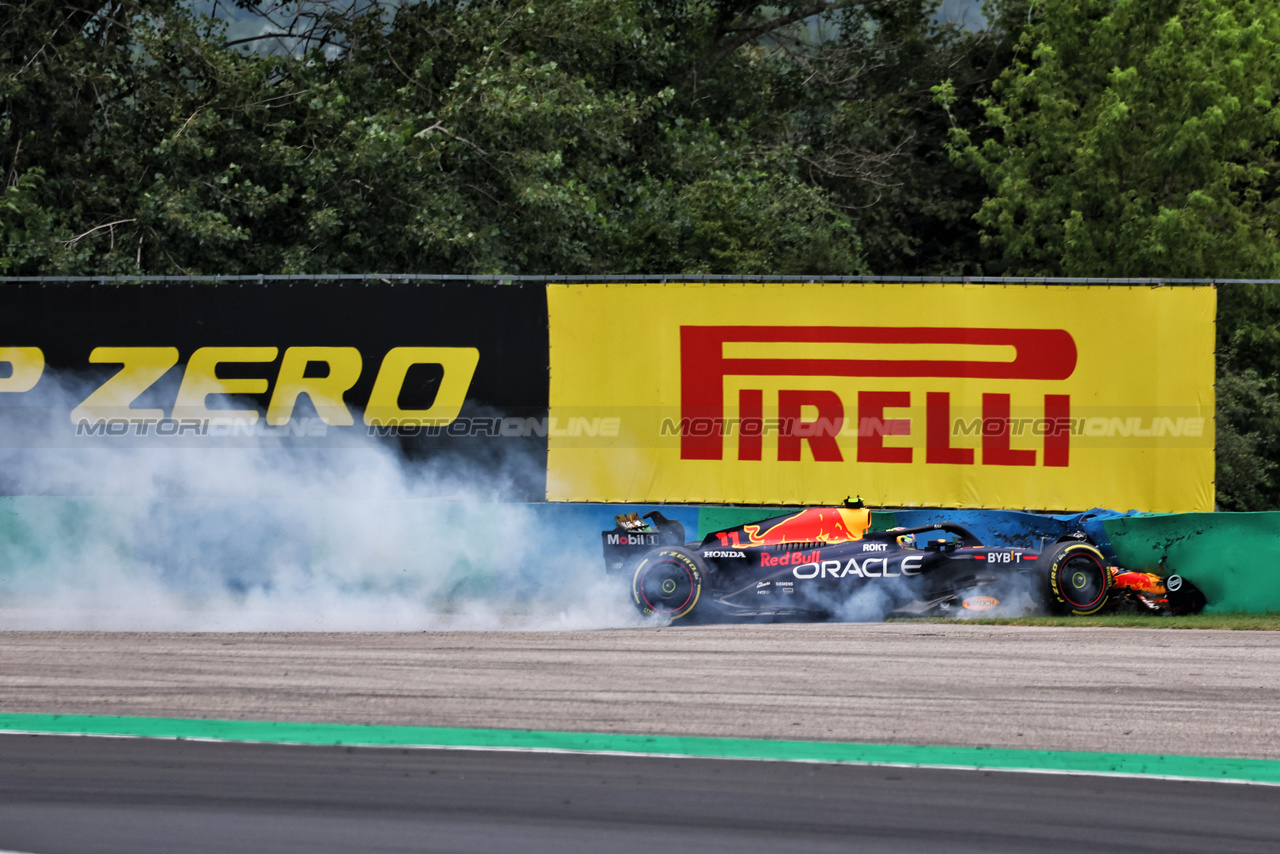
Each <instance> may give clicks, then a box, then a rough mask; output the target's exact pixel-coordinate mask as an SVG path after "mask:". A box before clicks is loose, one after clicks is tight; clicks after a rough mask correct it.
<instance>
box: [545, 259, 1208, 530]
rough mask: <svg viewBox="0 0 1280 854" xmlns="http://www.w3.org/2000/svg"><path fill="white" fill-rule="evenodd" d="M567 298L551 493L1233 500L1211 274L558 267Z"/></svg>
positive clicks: (895, 500)
mask: <svg viewBox="0 0 1280 854" xmlns="http://www.w3.org/2000/svg"><path fill="white" fill-rule="evenodd" d="M547 301H548V307H549V311H550V324H551V329H550V344H551V387H550V394H551V401H550V402H551V422H550V423H552V424H555V425H557V429H556V430H553V431H551V432H550V435H549V437H548V442H549V447H548V477H547V493H548V497H549V498H550V499H552V500H560V501H610V502H627V503H633V502H682V503H699V502H711V503H743V504H833V503H839V502H840V501H842V500H843V499H845V498H846V497H848V496H860V497H861V498H862V499H863V500H864V501H865V502H867V503H868V504H870V505H872V506H886V507H902V506H913V505H914V506H943V507H979V508H981V507H988V508H1017V509H1031V510H1084V509H1088V508H1091V507H1108V508H1112V509H1117V510H1130V509H1135V510H1145V511H1165V512H1188V511H1206V510H1212V509H1213V472H1214V469H1213V413H1214V393H1213V382H1214V360H1213V350H1214V313H1215V294H1214V290H1213V288H1212V287H1210V286H1194V287H1192V286H1173V287H1170V286H1161V287H1157V286H1147V285H1142V286H1137V285H1135V286H1128V285H1110V286H1108V285H1088V286H1083V285H1044V284H1040V285H1015V284H987V285H981V284H881V283H875V284H862V283H858V284H855V283H808V284H800V283H795V284H788V283H714V284H687V283H685V284H676V283H672V284H586V285H568V284H566V285H560V284H552V285H548V287H547ZM602 425H604V426H602ZM606 427H607V429H606Z"/></svg>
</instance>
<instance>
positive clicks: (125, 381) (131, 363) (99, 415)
mask: <svg viewBox="0 0 1280 854" xmlns="http://www.w3.org/2000/svg"><path fill="white" fill-rule="evenodd" d="M89 361H90V362H92V363H93V364H95V365H116V364H118V365H121V366H122V367H121V368H120V370H119V371H118V372H117V373H116V375H115V376H113V377H111V379H109V380H107V381H106V382H105V383H103V384H102V385H100V386H98V388H97V389H95V390H94V391H93V393H92V394H90V395H89V396H88V397H86V398H85V399H84V401H83V402H82V403H81V404H80V405H79V406H77V407H76V408H75V409H73V410H71V423H72V424H79V423H81V422H83V421H88V422H91V423H92V422H96V421H106V420H110V419H117V418H132V419H140V420H145V421H159V420H160V419H162V418H164V410H163V409H131V408H130V406H131V405H132V404H133V402H134V401H135V400H137V399H138V395H140V394H142V393H143V392H144V391H146V390H147V389H149V388H151V386H152V384H153V383H155V382H156V380H158V379H160V378H161V377H162V376H164V375H165V372H166V371H168V370H169V369H170V368H172V367H173V366H174V365H176V364H178V348H177V347H95V348H93V352H92V353H90V354H89Z"/></svg>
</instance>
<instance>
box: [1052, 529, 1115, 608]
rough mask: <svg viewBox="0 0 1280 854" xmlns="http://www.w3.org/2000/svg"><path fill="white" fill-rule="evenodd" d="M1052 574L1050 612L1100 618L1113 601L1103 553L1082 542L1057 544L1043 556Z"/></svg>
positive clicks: (1108, 572)
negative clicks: (1094, 615)
mask: <svg viewBox="0 0 1280 854" xmlns="http://www.w3.org/2000/svg"><path fill="white" fill-rule="evenodd" d="M1040 566H1042V567H1044V568H1045V569H1046V570H1047V572H1048V578H1047V583H1048V587H1049V607H1050V610H1052V611H1055V612H1056V613H1059V614H1076V615H1078V616H1085V615H1087V614H1096V613H1098V612H1099V611H1101V610H1102V609H1103V608H1105V607H1106V605H1107V601H1108V600H1109V599H1110V598H1111V572H1110V571H1109V570H1108V569H1107V559H1106V558H1105V557H1103V554H1102V552H1100V551H1098V550H1097V549H1096V548H1094V547H1093V546H1091V545H1089V544H1088V543H1082V542H1079V541H1074V542H1065V543H1055V544H1054V545H1052V546H1050V547H1049V548H1048V549H1046V550H1045V551H1044V552H1042V553H1041V555H1040Z"/></svg>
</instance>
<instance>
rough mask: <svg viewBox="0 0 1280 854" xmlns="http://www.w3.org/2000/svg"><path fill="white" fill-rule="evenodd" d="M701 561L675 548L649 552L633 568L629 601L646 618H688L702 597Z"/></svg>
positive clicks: (702, 572)
mask: <svg viewBox="0 0 1280 854" xmlns="http://www.w3.org/2000/svg"><path fill="white" fill-rule="evenodd" d="M704 571H705V570H704V567H703V566H702V562H701V561H700V560H698V558H697V557H696V556H694V555H693V554H692V553H690V552H689V551H687V550H685V549H681V548H676V547H674V546H672V547H668V548H663V549H655V550H653V551H651V552H649V553H648V554H647V555H645V556H644V558H643V559H642V560H641V561H640V563H639V565H638V566H636V572H635V575H634V576H633V577H632V581H631V598H632V599H633V601H634V602H635V604H636V607H637V608H639V609H640V613H641V614H644V615H645V616H646V617H659V618H666V619H668V620H679V619H682V618H687V617H688V616H689V615H690V614H692V613H693V609H694V608H695V607H696V606H697V604H698V599H700V598H701V596H702V577H703V574H704Z"/></svg>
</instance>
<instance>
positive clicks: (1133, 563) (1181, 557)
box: [1103, 513, 1280, 614]
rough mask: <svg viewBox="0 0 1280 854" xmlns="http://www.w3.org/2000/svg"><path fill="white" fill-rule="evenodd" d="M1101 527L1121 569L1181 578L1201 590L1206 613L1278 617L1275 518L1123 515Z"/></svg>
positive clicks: (1279, 529)
mask: <svg viewBox="0 0 1280 854" xmlns="http://www.w3.org/2000/svg"><path fill="white" fill-rule="evenodd" d="M1103 527H1105V528H1106V531H1107V536H1108V537H1109V538H1110V540H1111V545H1112V547H1113V548H1114V549H1115V550H1116V557H1117V558H1118V559H1119V563H1120V565H1121V566H1123V567H1126V568H1128V569H1137V570H1143V571H1148V572H1166V573H1171V572H1178V573H1181V574H1182V575H1184V576H1186V577H1187V578H1188V579H1189V580H1190V581H1192V582H1193V583H1195V585H1196V586H1197V587H1199V588H1200V589H1201V590H1203V591H1204V595H1205V596H1206V597H1207V598H1208V600H1209V605H1208V607H1207V608H1206V609H1205V611H1206V612H1207V613H1219V614H1221V613H1251V614H1265V613H1276V612H1280V513H1177V514H1172V515H1168V516H1127V517H1124V518H1120V519H1109V520H1107V521H1106V522H1104V523H1103ZM1161 561H1163V562H1164V566H1163V568H1162V567H1161Z"/></svg>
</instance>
